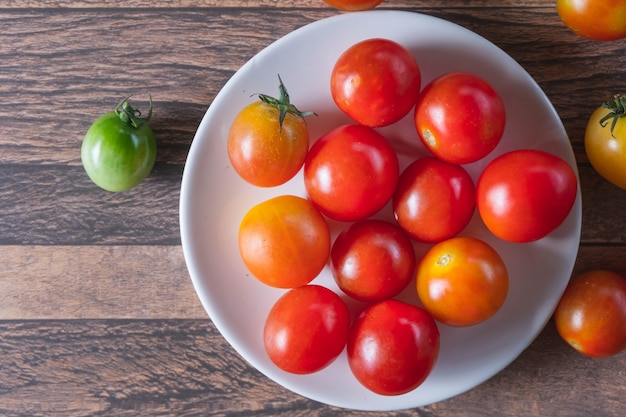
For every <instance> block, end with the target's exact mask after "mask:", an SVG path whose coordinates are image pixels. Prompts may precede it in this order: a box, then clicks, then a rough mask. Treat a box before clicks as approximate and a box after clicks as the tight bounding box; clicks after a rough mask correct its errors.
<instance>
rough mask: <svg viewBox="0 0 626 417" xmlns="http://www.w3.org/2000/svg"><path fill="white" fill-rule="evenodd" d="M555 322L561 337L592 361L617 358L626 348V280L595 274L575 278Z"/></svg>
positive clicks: (620, 277) (558, 306)
mask: <svg viewBox="0 0 626 417" xmlns="http://www.w3.org/2000/svg"><path fill="white" fill-rule="evenodd" d="M554 321H555V324H556V328H557V330H558V332H559V334H560V335H561V337H562V338H563V339H564V340H565V341H566V342H567V343H568V344H569V345H570V346H572V347H573V348H574V349H576V350H577V351H579V352H580V353H583V354H585V355H587V356H591V357H606V356H611V355H616V354H618V353H620V352H621V351H623V350H624V349H625V348H626V279H625V278H624V277H623V276H621V275H619V274H616V273H615V272H611V271H606V270H594V271H589V272H586V273H584V274H581V275H578V276H576V277H574V278H573V279H572V280H571V281H570V283H569V284H568V286H567V288H566V289H565V292H564V293H563V296H562V297H561V300H560V301H559V304H558V305H557V308H556V310H555V312H554Z"/></svg>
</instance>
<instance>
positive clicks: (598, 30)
mask: <svg viewBox="0 0 626 417" xmlns="http://www.w3.org/2000/svg"><path fill="white" fill-rule="evenodd" d="M556 8H557V12H558V14H559V16H560V18H561V20H562V21H563V23H564V24H565V26H567V27H568V28H569V29H570V30H571V31H572V32H574V33H576V34H577V35H580V36H582V37H585V38H588V39H592V40H597V41H613V40H617V39H623V38H626V0H557V2H556Z"/></svg>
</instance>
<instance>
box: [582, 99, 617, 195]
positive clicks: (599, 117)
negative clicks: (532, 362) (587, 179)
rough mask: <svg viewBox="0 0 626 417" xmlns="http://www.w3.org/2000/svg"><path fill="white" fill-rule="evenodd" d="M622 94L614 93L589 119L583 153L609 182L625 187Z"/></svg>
mask: <svg viewBox="0 0 626 417" xmlns="http://www.w3.org/2000/svg"><path fill="white" fill-rule="evenodd" d="M625 115H626V97H624V96H622V95H616V96H615V97H614V98H613V101H609V102H607V103H604V104H602V105H601V106H600V107H598V108H597V109H596V110H595V111H594V112H593V113H592V114H591V117H590V118H589V121H588V122H587V128H586V130H585V152H586V153H587V158H588V159H589V162H590V163H591V165H592V166H593V168H594V169H595V170H596V171H597V172H598V173H599V174H600V175H601V176H602V177H604V178H605V179H606V180H608V181H609V182H611V183H612V184H614V185H616V186H618V187H620V188H623V189H625V190H626V163H625V161H626V117H624V116H625Z"/></svg>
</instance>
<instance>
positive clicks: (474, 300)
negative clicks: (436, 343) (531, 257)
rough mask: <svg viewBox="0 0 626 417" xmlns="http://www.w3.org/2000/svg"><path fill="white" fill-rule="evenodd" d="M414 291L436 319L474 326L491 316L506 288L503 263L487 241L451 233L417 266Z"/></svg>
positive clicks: (506, 291) (460, 325)
mask: <svg viewBox="0 0 626 417" xmlns="http://www.w3.org/2000/svg"><path fill="white" fill-rule="evenodd" d="M416 276H417V280H416V283H417V284H416V285H417V294H418V296H419V299H420V301H421V302H422V304H423V305H424V308H425V309H426V311H428V312H429V313H430V314H432V316H433V317H434V318H435V320H437V321H439V322H441V323H444V324H447V325H449V326H456V327H465V326H473V325H475V324H478V323H482V322H483V321H485V320H487V319H489V318H491V317H492V316H493V315H494V314H496V313H497V312H498V311H499V310H500V308H501V307H502V305H503V304H504V302H505V300H506V297H507V294H508V288H509V276H508V271H507V268H506V265H505V264H504V261H503V260H502V258H501V257H500V255H499V254H498V253H497V252H496V250H495V249H493V248H492V247H491V246H490V245H489V244H487V243H486V242H484V241H482V240H480V239H477V238H473V237H454V238H452V239H448V240H445V241H443V242H440V243H437V244H436V245H434V246H432V247H431V248H430V249H429V250H428V252H427V253H426V255H424V257H423V258H422V259H421V261H420V262H419V264H418V267H417V274H416Z"/></svg>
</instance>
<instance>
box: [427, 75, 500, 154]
mask: <svg viewBox="0 0 626 417" xmlns="http://www.w3.org/2000/svg"><path fill="white" fill-rule="evenodd" d="M505 124H506V112H505V108H504V103H503V101H502V98H501V97H500V95H499V94H498V92H497V91H496V90H495V89H494V88H493V87H492V86H491V85H490V84H489V83H487V81H485V80H483V79H482V78H480V77H478V76H477V75H474V74H470V73H467V72H450V73H447V74H444V75H441V76H439V77H438V78H436V79H434V80H433V81H431V82H430V83H429V84H428V85H427V86H426V87H424V90H423V91H422V92H421V93H420V96H419V98H418V101H417V105H416V106H415V127H416V128H417V133H418V135H419V137H420V139H421V141H422V142H423V143H424V145H425V146H426V148H427V149H429V150H430V151H431V152H432V153H433V155H435V156H436V157H437V158H439V159H441V160H443V161H446V162H449V163H451V164H467V163H470V162H475V161H477V160H479V159H481V158H483V157H485V156H487V155H488V154H489V153H490V152H491V151H492V150H493V149H494V148H495V147H496V146H497V145H498V143H500V140H501V139H502V135H503V133H504V126H505Z"/></svg>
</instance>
